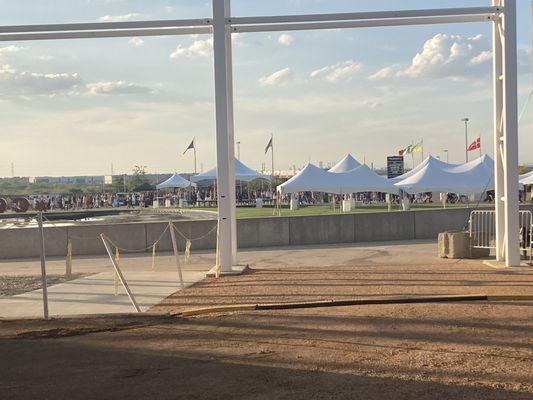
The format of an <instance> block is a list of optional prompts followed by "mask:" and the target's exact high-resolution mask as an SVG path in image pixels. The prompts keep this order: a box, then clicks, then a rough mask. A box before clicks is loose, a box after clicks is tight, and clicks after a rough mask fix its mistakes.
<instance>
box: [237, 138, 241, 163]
mask: <svg viewBox="0 0 533 400" xmlns="http://www.w3.org/2000/svg"><path fill="white" fill-rule="evenodd" d="M237 160H239V161H240V160H241V141H240V140H239V141H237Z"/></svg>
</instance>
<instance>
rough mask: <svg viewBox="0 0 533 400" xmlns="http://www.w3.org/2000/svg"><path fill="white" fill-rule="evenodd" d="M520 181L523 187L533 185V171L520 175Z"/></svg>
mask: <svg viewBox="0 0 533 400" xmlns="http://www.w3.org/2000/svg"><path fill="white" fill-rule="evenodd" d="M518 179H519V182H520V183H521V184H522V185H533V171H529V172H526V173H525V174H522V175H520V176H519V178H518Z"/></svg>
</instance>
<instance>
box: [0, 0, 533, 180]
mask: <svg viewBox="0 0 533 400" xmlns="http://www.w3.org/2000/svg"><path fill="white" fill-rule="evenodd" d="M488 3H489V2H488V1H484V0H477V1H470V0H463V1H451V0H448V1H430V0H426V1H415V0H411V1H407V0H403V1H398V0H389V1H387V0H378V1H376V0H374V1H357V2H355V1H345V0H336V1H333V0H331V1H325V0H292V1H291V0H269V1H259V0H233V14H234V15H239V16H244V15H272V14H288V13H290V14H299V13H325V12H349V11H364V10H391V9H415V8H438V7H455V6H457V7H461V6H477V5H486V4H488ZM518 3H519V10H518V16H519V21H518V24H519V25H518V26H519V64H520V71H521V75H520V77H519V93H520V97H519V104H520V106H521V105H522V104H523V103H524V101H525V99H526V97H527V95H528V93H529V90H530V87H531V82H530V81H531V67H530V60H529V58H530V47H531V39H530V35H531V34H530V31H531V29H530V28H531V21H530V2H529V1H527V0H519V1H518ZM0 9H1V10H2V11H1V12H0V24H2V25H13V24H33V23H53V22H89V21H91V22H92V21H112V20H137V19H167V18H168V19H174V18H197V17H208V16H210V14H211V6H210V2H209V1H206V0H196V1H192V0H189V1H179V0H152V1H146V0H25V1H24V2H14V1H10V0H0ZM490 35H491V30H490V24H454V25H434V26H418V27H397V28H380V29H375V28H372V29H350V30H343V31H340V30H332V31H308V32H285V33H283V32H280V33H268V34H267V33H265V34H263V33H260V34H242V35H238V36H237V37H235V39H234V80H235V128H236V131H235V134H236V140H239V141H240V142H241V159H242V160H243V161H244V162H245V163H247V164H249V165H250V166H252V167H254V168H260V167H261V164H262V163H263V162H266V163H267V165H268V164H269V162H270V161H269V158H268V157H265V156H264V146H265V145H266V143H267V141H268V138H269V135H270V133H271V132H274V135H275V144H276V168H278V169H288V168H292V166H293V165H296V166H297V167H301V166H302V165H304V164H305V163H306V162H308V161H309V160H311V161H312V162H314V163H317V164H318V162H319V161H323V162H324V163H325V164H327V163H329V162H335V161H337V160H338V159H340V158H342V157H343V156H344V155H345V154H346V153H347V152H350V153H352V154H353V155H354V156H355V157H356V158H358V159H360V160H361V161H362V160H363V159H364V160H366V162H367V163H368V164H370V163H374V165H375V166H378V167H379V166H384V164H385V159H386V156H387V155H393V154H396V153H397V151H398V150H399V149H400V148H402V147H405V146H406V145H408V144H410V143H411V142H413V141H414V142H417V141H419V140H422V139H423V140H424V144H425V152H426V154H428V153H431V154H434V155H437V156H440V157H444V152H443V150H444V149H448V150H449V157H450V162H461V161H463V160H464V133H463V127H462V123H461V121H460V119H461V118H463V117H465V116H468V117H469V118H470V119H471V124H470V130H471V133H470V137H471V139H472V140H473V139H474V138H475V137H477V136H479V135H480V136H481V138H482V145H483V150H484V151H487V152H489V153H491V152H492V136H491V135H492V133H491V132H492V83H491V53H490V50H491V43H490V38H491V36H490ZM211 52H212V50H211V42H210V40H209V36H208V35H202V36H197V37H189V36H187V37H158V38H142V39H141V38H135V39H128V38H119V39H100V40H74V41H62V42H49V41H47V42H13V43H6V42H3V43H0V106H1V107H0V120H1V121H2V129H1V130H0V137H1V138H2V143H3V145H2V146H1V147H0V176H7V175H9V174H10V163H11V162H14V163H15V172H16V174H17V175H30V176H35V175H74V174H108V173H109V172H110V165H111V163H113V164H114V170H115V173H119V172H125V171H131V169H132V167H133V165H136V164H137V165H145V166H147V167H148V170H149V171H150V172H162V171H165V172H166V171H172V170H177V171H180V172H187V171H191V170H192V154H190V153H188V154H187V155H185V156H183V155H182V152H183V150H184V149H185V147H186V146H187V145H188V143H189V142H190V139H191V138H192V137H193V136H196V138H197V144H198V159H199V160H198V162H199V165H200V164H201V165H203V168H204V170H206V169H208V168H210V167H212V166H213V165H214V164H215V135H214V115H213V69H212V54H211ZM532 128H533V107H532V108H531V109H529V110H528V111H527V113H526V114H525V116H524V118H523V119H522V120H521V123H520V160H521V162H533V156H531V155H530V154H531V153H532V151H533V144H532V143H531V140H529V138H528V133H529V132H531V129H532ZM409 162H410V161H409Z"/></svg>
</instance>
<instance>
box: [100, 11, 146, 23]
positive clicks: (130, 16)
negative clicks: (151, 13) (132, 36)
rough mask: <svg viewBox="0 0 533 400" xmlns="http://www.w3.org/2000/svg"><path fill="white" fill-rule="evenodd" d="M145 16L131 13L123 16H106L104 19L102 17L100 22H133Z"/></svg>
mask: <svg viewBox="0 0 533 400" xmlns="http://www.w3.org/2000/svg"><path fill="white" fill-rule="evenodd" d="M143 16H144V15H143V14H139V13H129V14H123V15H104V16H103V17H100V21H102V22H125V21H131V20H134V19H139V18H141V17H143Z"/></svg>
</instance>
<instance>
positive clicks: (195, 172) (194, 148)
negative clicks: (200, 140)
mask: <svg viewBox="0 0 533 400" xmlns="http://www.w3.org/2000/svg"><path fill="white" fill-rule="evenodd" d="M193 142H194V146H193V150H194V175H196V174H197V171H196V136H195V137H194V139H193Z"/></svg>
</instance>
